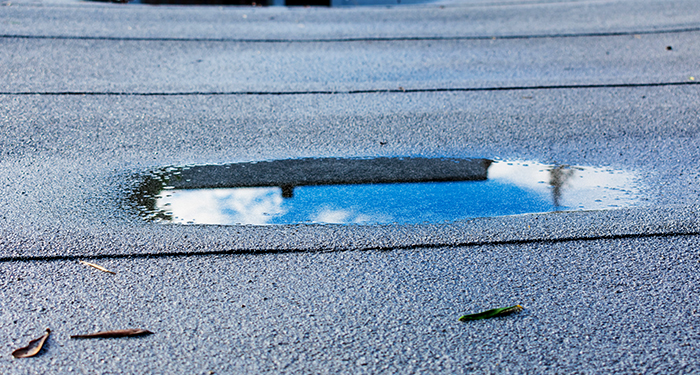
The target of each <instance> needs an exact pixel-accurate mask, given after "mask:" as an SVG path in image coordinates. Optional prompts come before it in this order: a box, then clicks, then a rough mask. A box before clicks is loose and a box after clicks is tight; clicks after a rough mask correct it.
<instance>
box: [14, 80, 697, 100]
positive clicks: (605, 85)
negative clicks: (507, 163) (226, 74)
mask: <svg viewBox="0 0 700 375" xmlns="http://www.w3.org/2000/svg"><path fill="white" fill-rule="evenodd" d="M691 78H692V77H691ZM697 84H700V77H699V81H682V82H647V83H603V84H589V85H543V86H504V87H454V88H449V87H444V88H427V89H410V88H409V89H407V88H397V89H369V90H338V91H336V90H310V91H208V92H205V91H189V92H109V91H26V92H0V95H3V96H31V95H46V96H198V95H201V96H227V95H230V96H235V95H242V96H245V95H251V96H255V95H260V96H263V95H270V96H276V95H278V96H282V95H352V94H379V93H430V92H474V91H522V90H561V89H597V88H625V87H630V88H633V87H663V86H689V85H697Z"/></svg>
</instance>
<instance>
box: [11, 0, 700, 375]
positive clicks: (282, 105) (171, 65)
mask: <svg viewBox="0 0 700 375" xmlns="http://www.w3.org/2000/svg"><path fill="white" fill-rule="evenodd" d="M0 15H2V16H1V17H0V46H1V47H0V48H2V51H3V53H2V54H0V129H2V134H3V137H0V191H1V192H2V194H0V218H2V220H0V307H1V308H0V330H2V332H4V337H5V339H4V340H2V341H0V350H2V351H4V353H5V354H4V355H2V356H0V372H1V373H4V374H25V373H76V372H78V373H80V372H86V373H115V372H119V373H203V374H208V373H217V374H226V373H241V372H254V373H258V372H273V373H280V372H313V373H338V372H341V373H378V372H396V373H399V372H400V373H407V372H416V373H466V372H509V373H523V372H529V373H564V372H586V373H594V372H621V373H640V372H672V373H692V372H697V371H699V370H700V360H698V358H700V355H699V354H700V353H699V352H698V351H699V349H698V348H699V347H700V311H698V307H697V306H698V303H697V302H698V300H699V297H700V292H698V288H696V287H695V285H697V284H698V277H699V273H698V269H699V268H700V252H699V251H698V242H699V241H700V236H698V234H699V233H700V221H699V220H698V216H699V215H700V202H699V201H700V195H699V194H698V184H699V183H700V148H698V146H697V145H698V144H700V143H699V142H698V141H699V139H698V138H699V137H700V133H699V130H700V118H699V117H698V113H700V112H699V111H698V109H699V108H698V106H699V105H700V104H699V103H700V101H699V100H698V99H700V95H699V94H700V86H698V84H697V83H698V82H700V66H699V65H698V61H700V59H699V57H700V56H698V51H700V48H699V47H700V38H698V36H700V22H699V21H698V20H700V3H698V2H697V1H682V0H673V1H654V0H642V1H622V0H621V1H502V2H498V3H496V2H485V1H462V2H442V3H434V4H427V5H412V6H401V7H359V8H343V9H328V8H322V9H321V8H294V9H292V8H283V7H270V8H250V7H187V6H172V7H170V6H147V5H129V4H127V5H123V4H102V3H91V2H73V1H60V2H51V1H46V2H41V1H24V0H22V1H18V2H15V1H12V2H8V1H3V2H2V6H0ZM415 156H419V157H435V158H486V159H490V160H499V161H504V162H507V161H524V162H527V161H532V162H537V163H544V164H549V165H555V164H567V165H576V166H590V167H602V168H609V169H610V170H624V171H629V172H630V173H633V174H634V175H635V176H636V181H637V183H638V184H639V186H640V189H641V192H642V193H643V196H644V197H645V198H644V199H643V200H642V201H641V202H640V203H638V204H636V205H635V206H633V207H628V208H623V209H613V210H604V211H577V212H569V211H564V212H554V213H547V214H531V215H516V216H506V217H497V218H479V219H473V220H465V221H459V222H454V223H445V224H417V225H286V226H197V225H194V226H178V225H158V224H154V223H149V222H144V221H143V220H142V219H141V218H139V217H138V215H135V214H134V213H133V211H132V210H131V209H130V208H129V206H128V203H127V196H128V194H129V192H130V190H131V189H133V188H134V187H135V185H136V184H137V182H136V181H135V180H134V175H135V174H139V173H144V172H146V171H149V170H153V169H155V168H161V167H164V166H171V165H202V164H225V163H235V162H250V161H264V160H280V159H298V158H310V157H328V158H336V157H342V158H359V157H362V158H365V157H415ZM79 260H83V261H88V262H93V263H97V264H100V265H102V266H104V267H106V268H107V269H110V270H112V271H114V272H116V275H111V274H108V273H103V272H100V271H98V270H96V269H93V268H90V267H87V266H85V265H83V264H80V263H79V262H78V261H79ZM515 304H520V305H522V306H523V307H524V311H523V312H521V313H519V314H517V315H512V316H510V317H507V318H496V319H492V320H485V321H475V322H469V323H461V322H459V321H457V318H459V317H460V316H461V315H464V314H466V313H472V312H479V311H482V310H486V309H490V308H494V307H503V306H511V305H515ZM47 327H48V328H50V329H51V330H52V336H51V338H50V339H49V341H48V346H47V347H46V348H45V349H44V350H43V352H42V353H41V354H40V355H39V356H37V357H34V358H28V359H14V358H12V356H11V355H10V353H11V352H12V351H13V350H14V349H16V348H19V347H21V346H24V345H26V344H27V343H28V342H29V341H30V340H32V339H34V338H37V337H39V336H40V335H41V334H42V333H43V332H44V330H45V328H47ZM123 328H144V329H148V330H150V331H153V332H154V333H155V334H154V335H150V336H146V337H141V338H126V339H105V340H97V341H95V340H71V339H70V338H69V336H70V335H75V334H81V333H88V332H94V331H101V330H110V329H123Z"/></svg>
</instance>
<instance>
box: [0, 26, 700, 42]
mask: <svg viewBox="0 0 700 375" xmlns="http://www.w3.org/2000/svg"><path fill="white" fill-rule="evenodd" d="M698 31H700V27H688V28H678V29H666V30H646V31H612V32H595V33H567V34H533V35H491V36H489V35H471V36H469V35H467V36H403V37H359V38H326V39H272V38H271V39H244V38H172V37H155V38H149V37H117V36H72V35H21V34H2V35H0V38H3V39H12V38H14V39H66V40H108V41H109V40H114V41H139V42H140V41H156V42H233V43H335V42H385V41H421V40H426V41H431V40H435V41H440V40H446V41H449V40H499V39H546V38H585V37H605V36H628V35H649V34H673V33H689V32H698Z"/></svg>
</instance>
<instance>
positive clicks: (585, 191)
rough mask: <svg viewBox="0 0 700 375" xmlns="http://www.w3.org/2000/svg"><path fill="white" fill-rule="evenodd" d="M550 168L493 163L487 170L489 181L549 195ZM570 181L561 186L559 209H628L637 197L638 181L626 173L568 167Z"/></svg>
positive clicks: (541, 165)
mask: <svg viewBox="0 0 700 375" xmlns="http://www.w3.org/2000/svg"><path fill="white" fill-rule="evenodd" d="M553 168H554V166H553V165H546V164H541V163H536V162H529V161H496V162H494V163H493V164H491V166H490V167H489V170H488V178H489V180H497V181H502V182H506V183H509V184H513V185H516V186H518V187H521V188H523V189H528V190H532V191H536V192H538V193H540V194H543V195H551V194H552V186H551V185H550V179H551V170H552V169H553ZM569 168H570V170H572V171H573V173H572V175H571V177H570V178H569V179H567V180H565V182H564V184H563V186H562V196H561V205H562V206H564V207H566V208H571V209H587V210H596V209H604V208H611V207H620V206H629V205H631V204H632V202H633V201H635V200H638V198H639V196H640V188H639V178H638V177H637V175H636V174H635V173H633V172H630V171H621V170H614V169H610V168H600V167H581V166H571V167H569Z"/></svg>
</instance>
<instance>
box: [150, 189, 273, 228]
mask: <svg viewBox="0 0 700 375" xmlns="http://www.w3.org/2000/svg"><path fill="white" fill-rule="evenodd" d="M282 201H283V198H282V190H281V189H280V188H277V187H269V188H268V187H259V188H232V189H196V190H167V191H165V192H164V193H163V194H162V197H161V198H159V199H158V200H157V202H156V207H157V208H158V209H159V210H164V211H167V212H171V213H172V217H173V220H172V221H173V222H174V223H180V224H184V223H194V224H254V225H264V224H269V223H270V221H271V220H272V218H273V217H274V216H280V215H284V214H285V213H286V211H285V210H284V209H283V208H282Z"/></svg>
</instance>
